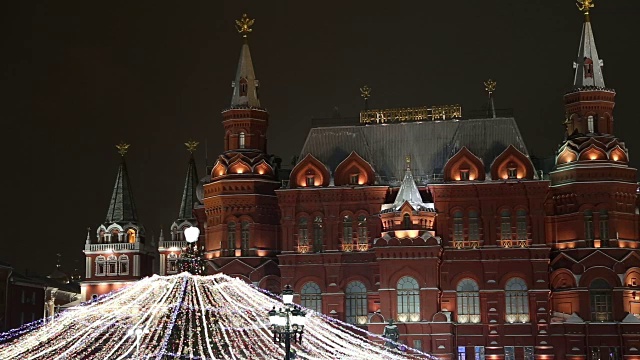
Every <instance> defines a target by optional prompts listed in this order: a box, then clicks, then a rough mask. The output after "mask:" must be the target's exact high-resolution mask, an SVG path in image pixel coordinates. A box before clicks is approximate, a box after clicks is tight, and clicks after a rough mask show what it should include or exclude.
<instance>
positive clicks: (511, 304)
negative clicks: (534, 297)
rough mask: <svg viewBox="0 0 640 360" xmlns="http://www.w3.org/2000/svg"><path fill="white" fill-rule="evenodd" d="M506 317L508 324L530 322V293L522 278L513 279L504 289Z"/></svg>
mask: <svg viewBox="0 0 640 360" xmlns="http://www.w3.org/2000/svg"><path fill="white" fill-rule="evenodd" d="M504 296H505V308H506V317H505V320H506V321H507V322H508V323H515V322H520V323H526V322H529V292H528V290H527V284H526V283H525V282H524V280H522V279H521V278H511V279H509V281H507V284H506V286H505V289H504Z"/></svg>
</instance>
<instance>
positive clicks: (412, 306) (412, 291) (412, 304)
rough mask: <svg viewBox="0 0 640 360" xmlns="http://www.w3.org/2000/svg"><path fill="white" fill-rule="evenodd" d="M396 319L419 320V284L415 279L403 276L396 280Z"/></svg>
mask: <svg viewBox="0 0 640 360" xmlns="http://www.w3.org/2000/svg"><path fill="white" fill-rule="evenodd" d="M396 291H397V293H398V321H400V322H407V321H420V286H418V282H417V281H416V279H414V278H412V277H411V276H405V277H403V278H401V279H400V280H398V285H397V289H396Z"/></svg>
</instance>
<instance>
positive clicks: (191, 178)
mask: <svg viewBox="0 0 640 360" xmlns="http://www.w3.org/2000/svg"><path fill="white" fill-rule="evenodd" d="M185 145H186V146H187V150H188V151H189V152H190V153H191V156H190V158H189V165H188V167H187V176H186V178H185V180H184V189H183V190H182V202H181V203H180V213H179V214H178V220H177V221H181V220H187V219H193V204H194V203H195V202H196V201H198V198H197V197H196V188H197V186H198V172H197V169H196V161H195V159H194V157H193V152H194V151H195V150H196V147H197V146H198V142H197V141H193V140H190V141H187V142H186V143H185Z"/></svg>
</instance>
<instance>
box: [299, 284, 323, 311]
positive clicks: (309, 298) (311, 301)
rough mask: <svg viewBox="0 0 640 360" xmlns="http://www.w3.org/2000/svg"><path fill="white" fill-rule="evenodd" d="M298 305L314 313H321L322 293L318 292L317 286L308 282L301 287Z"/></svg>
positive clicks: (318, 287)
mask: <svg viewBox="0 0 640 360" xmlns="http://www.w3.org/2000/svg"><path fill="white" fill-rule="evenodd" d="M300 305H302V306H304V307H306V308H308V309H311V310H313V311H316V312H320V313H321V312H322V291H320V286H318V284H316V283H314V282H313V281H310V282H308V283H305V284H304V285H303V286H302V290H301V291H300Z"/></svg>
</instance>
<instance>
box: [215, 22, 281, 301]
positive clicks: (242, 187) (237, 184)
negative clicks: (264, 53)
mask: <svg viewBox="0 0 640 360" xmlns="http://www.w3.org/2000/svg"><path fill="white" fill-rule="evenodd" d="M253 22H254V20H251V19H249V18H248V17H247V15H246V14H245V15H243V17H242V19H241V20H237V21H236V24H237V27H238V32H239V33H240V34H241V35H242V37H243V40H244V42H243V44H242V48H241V50H240V60H239V62H238V70H237V72H236V77H235V80H234V82H233V95H232V97H231V106H230V107H229V108H228V109H226V110H224V111H222V125H223V126H224V130H225V135H224V152H223V153H222V154H220V156H219V157H218V159H217V161H216V163H215V165H214V167H213V170H212V172H211V182H210V183H208V184H206V185H205V186H204V206H205V212H206V216H207V224H206V226H205V229H204V230H205V236H206V241H205V250H206V255H207V258H209V259H211V263H210V264H211V265H212V269H213V270H212V272H223V273H226V274H229V275H235V276H239V277H242V278H243V279H245V280H246V281H250V282H252V283H254V284H257V285H259V286H261V287H264V288H270V289H273V290H276V291H279V289H280V284H279V276H278V275H279V270H278V267H277V263H276V262H275V256H276V254H277V252H278V248H277V239H278V237H279V208H278V202H277V198H276V196H275V193H274V190H275V189H277V188H278V187H279V185H280V183H279V182H278V181H276V178H275V174H274V169H273V167H272V166H271V164H270V162H269V157H268V155H267V152H266V151H267V138H266V133H267V126H268V123H269V113H268V112H267V111H266V110H265V109H264V108H262V107H261V106H260V100H259V97H258V87H259V85H260V83H259V82H258V80H257V79H256V77H255V72H254V70H253V63H252V60H251V53H250V51H249V43H248V41H247V35H248V34H249V33H251V31H252V29H251V26H252V25H253Z"/></svg>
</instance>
